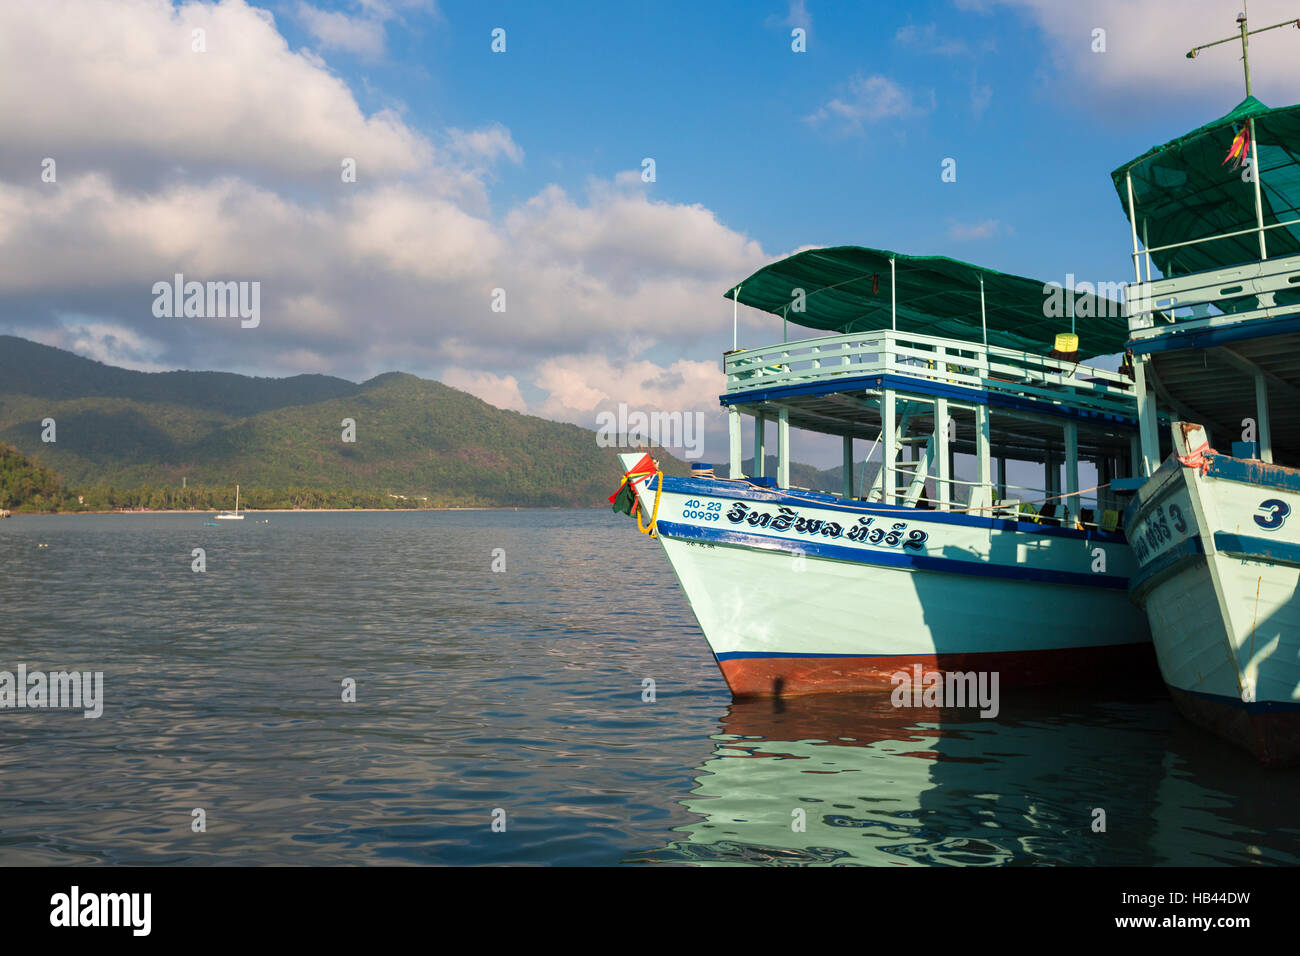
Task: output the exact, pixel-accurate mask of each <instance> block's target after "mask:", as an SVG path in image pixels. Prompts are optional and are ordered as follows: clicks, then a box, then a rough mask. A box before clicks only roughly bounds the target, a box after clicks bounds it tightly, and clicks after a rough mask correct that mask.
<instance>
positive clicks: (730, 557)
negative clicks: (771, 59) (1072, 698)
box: [611, 246, 1154, 697]
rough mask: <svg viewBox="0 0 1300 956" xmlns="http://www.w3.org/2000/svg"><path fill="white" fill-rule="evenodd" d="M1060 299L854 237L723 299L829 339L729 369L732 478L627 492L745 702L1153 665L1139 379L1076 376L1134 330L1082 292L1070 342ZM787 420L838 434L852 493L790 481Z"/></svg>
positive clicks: (652, 478)
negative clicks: (1129, 480)
mask: <svg viewBox="0 0 1300 956" xmlns="http://www.w3.org/2000/svg"><path fill="white" fill-rule="evenodd" d="M1054 291H1055V292H1056V293H1059V292H1060V290H1059V288H1058V289H1056V290H1054ZM1045 293H1047V294H1048V296H1050V295H1051V294H1053V290H1052V289H1051V287H1049V286H1045V285H1044V284H1043V283H1041V282H1037V281H1034V280H1031V279H1027V278H1023V277H1020V276H1013V275H1006V274H1004V273H1001V272H997V271H994V270H991V269H983V268H980V267H978V266H974V265H970V264H968V263H964V262H959V261H956V260H953V259H948V258H945V257H942V256H930V257H916V256H905V255H901V254H898V253H894V252H889V251H885V250H879V249H867V248H861V247H856V246H851V247H837V248H828V249H814V250H808V251H805V252H801V253H798V254H797V255H794V256H790V257H789V258H786V259H783V260H781V261H779V262H775V263H773V264H771V265H768V266H766V267H764V268H763V269H760V270H759V271H758V272H756V273H755V274H754V275H752V276H750V277H749V278H747V279H745V280H744V281H743V282H741V283H739V284H738V285H737V286H736V287H735V288H734V289H732V290H729V291H728V293H727V296H728V297H729V298H731V299H732V300H733V311H734V310H735V309H736V308H737V307H738V306H739V305H741V304H743V305H748V306H752V307H754V308H757V309H761V310H763V311H766V312H768V313H771V314H774V315H776V316H778V317H780V319H781V321H782V324H783V326H784V327H785V328H787V329H788V327H789V326H790V325H798V326H802V327H804V328H808V329H812V330H815V331H817V332H819V333H821V334H820V335H818V336H817V337H813V338H801V339H798V340H796V341H789V340H788V335H787V336H786V339H787V340H784V341H782V342H780V343H779V344H774V345H767V346H763V347H759V348H751V349H740V348H733V349H732V350H731V351H729V352H727V353H726V354H725V355H724V368H725V372H726V383H727V384H726V392H725V393H724V394H723V395H722V396H721V397H720V400H721V403H722V405H723V406H724V407H725V408H726V409H727V412H728V415H729V422H730V442H729V444H730V448H729V451H730V463H729V469H728V471H727V474H726V476H725V477H723V476H721V475H714V474H713V473H712V471H711V470H707V469H706V470H704V474H705V476H706V477H699V476H695V477H672V476H667V475H664V474H663V473H662V472H661V471H660V470H659V469H658V467H657V465H656V464H655V463H654V462H653V461H652V460H651V459H650V457H649V455H648V454H644V453H642V452H635V453H629V454H624V455H623V456H622V461H623V466H624V469H625V476H624V484H623V486H621V487H620V492H619V493H618V494H617V495H616V496H615V497H613V498H611V500H612V501H615V502H616V505H615V506H616V507H619V506H620V505H621V506H622V507H624V508H630V509H634V510H635V511H636V513H637V520H638V522H639V523H640V524H641V526H642V527H643V528H647V529H650V530H652V531H653V532H654V533H657V536H658V539H659V541H660V542H661V544H662V545H663V548H664V551H665V553H666V554H667V557H668V560H669V561H670V562H671V564H672V567H673V569H674V571H675V572H676V574H677V577H678V580H679V581H680V583H681V586H682V588H683V590H684V591H685V593H686V596H687V598H688V600H689V601H690V604H691V607H692V609H693V610H694V613H695V616H696V618H697V619H698V621H699V623H700V627H701V629H702V630H703V632H704V636H705V637H706V638H707V639H708V641H709V644H710V646H711V648H712V650H713V653H714V656H715V657H716V659H717V661H718V665H719V667H720V669H721V671H722V673H723V675H724V677H725V678H726V680H727V683H728V684H729V686H730V688H731V690H732V693H733V694H734V695H735V696H736V697H752V696H772V695H775V696H780V695H786V694H803V693H812V692H821V691H861V690H875V689H887V688H890V687H891V686H893V684H894V675H896V674H897V673H899V672H909V671H913V672H915V671H914V668H916V667H919V668H921V672H924V673H926V674H931V673H935V672H938V673H941V674H959V675H963V676H965V677H974V675H977V674H983V675H989V674H992V675H996V677H997V679H998V681H999V683H1000V686H1003V687H1006V686H1012V685H1015V684H1022V685H1024V684H1045V683H1052V682H1056V681H1074V680H1082V679H1086V678H1088V677H1095V676H1102V675H1106V676H1109V675H1113V674H1116V673H1131V672H1133V671H1135V670H1141V669H1144V668H1149V669H1150V670H1151V671H1152V673H1153V672H1154V665H1153V662H1152V660H1151V650H1150V636H1149V633H1148V630H1147V626H1146V622H1145V620H1144V619H1143V616H1142V615H1141V614H1140V613H1139V612H1138V611H1137V609H1136V608H1135V607H1134V606H1133V605H1132V604H1131V603H1130V602H1129V600H1128V597H1127V594H1128V583H1129V576H1130V575H1131V574H1132V572H1133V571H1134V570H1135V567H1136V565H1135V562H1134V558H1133V555H1132V551H1131V549H1130V547H1129V545H1128V542H1127V540H1126V538H1125V536H1124V534H1123V531H1122V529H1121V528H1120V527H1119V519H1120V514H1119V512H1120V507H1121V505H1120V503H1119V500H1118V499H1116V498H1114V497H1112V495H1111V493H1110V490H1109V488H1108V487H1107V486H1108V485H1109V483H1110V482H1111V480H1112V479H1114V478H1117V477H1125V476H1127V477H1132V476H1134V475H1135V474H1137V472H1136V470H1135V469H1136V468H1137V467H1138V461H1139V460H1138V450H1139V443H1138V423H1137V403H1136V395H1135V392H1134V390H1133V384H1134V383H1133V381H1132V379H1131V377H1130V375H1129V374H1126V371H1125V370H1124V369H1120V370H1119V371H1108V370H1105V369H1102V368H1096V367H1090V366H1088V365H1085V364H1083V363H1081V362H1080V361H1079V355H1080V352H1079V347H1080V344H1082V346H1083V347H1084V348H1086V349H1087V351H1086V352H1085V353H1082V354H1087V355H1105V354H1111V353H1116V352H1118V351H1119V350H1120V349H1121V348H1122V347H1123V344H1124V341H1125V338H1126V334H1127V333H1126V327H1125V323H1124V321H1123V319H1122V317H1120V310H1119V309H1118V308H1117V304H1116V303H1114V302H1111V301H1109V300H1106V299H1102V298H1100V297H1097V296H1095V295H1091V294H1089V295H1079V296H1076V297H1075V298H1074V299H1073V300H1072V301H1073V302H1074V305H1075V314H1074V331H1073V332H1072V333H1066V334H1064V335H1061V336H1059V337H1058V332H1059V329H1060V326H1061V325H1062V324H1063V322H1068V321H1069V319H1063V318H1059V317H1054V316H1053V317H1049V316H1048V314H1047V313H1049V312H1050V311H1051V309H1050V308H1045ZM1111 316H1113V317H1111ZM1067 327H1068V326H1067ZM733 344H734V343H733ZM1062 347H1063V348H1062ZM746 418H748V420H749V421H750V422H751V423H752V426H753V429H752V443H753V444H752V447H753V462H754V464H753V467H752V468H751V469H750V471H751V472H752V473H750V474H745V473H744V471H743V455H744V442H743V432H742V422H743V420H744V419H746ZM769 426H770V429H769ZM793 429H800V430H803V431H806V432H811V433H817V434H821V435H829V436H837V437H838V438H839V439H840V440H841V442H842V449H843V455H842V460H843V468H842V485H843V487H842V489H840V491H839V493H838V494H831V493H826V492H820V491H814V490H809V489H801V488H798V487H795V486H793V485H792V484H791V481H790V433H791V430H793ZM769 430H771V431H774V433H775V436H774V437H775V439H776V442H775V443H776V474H775V475H767V474H765V461H766V449H767V440H768V438H767V436H768V432H769ZM856 443H862V444H861V445H860V446H859V445H857V444H856ZM868 446H869V450H868V452H867V454H866V455H865V456H864V458H863V462H864V464H863V467H862V469H861V470H858V469H857V467H856V465H855V462H856V461H857V458H856V457H855V456H856V455H857V454H858V452H857V451H855V448H857V447H863V448H867V447H868ZM867 460H870V462H871V468H872V470H871V471H869V470H868V468H867V465H866V461H867ZM959 463H960V464H962V465H964V468H965V471H966V472H968V477H966V478H964V479H963V478H959V476H958V471H959V468H958V464H959ZM1009 463H1010V464H1011V467H1010V474H1009V469H1008V465H1009ZM1016 463H1019V464H1016ZM1017 470H1020V471H1021V472H1024V473H1026V474H1028V473H1030V472H1032V475H1036V476H1038V484H1037V485H1031V486H1028V487H1026V486H1024V485H1021V486H1017V485H1015V484H1013V481H1016V480H1019V481H1022V482H1023V481H1030V480H1031V478H1023V477H1022V478H1017V477H1016V471H1017ZM1031 477H1032V476H1031ZM1085 478H1086V479H1087V483H1084V479H1085ZM628 489H631V490H630V491H629V490H628ZM633 495H635V498H634V497H633ZM969 689H970V690H971V693H972V694H973V691H974V688H973V687H969Z"/></svg>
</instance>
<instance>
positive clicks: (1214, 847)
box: [629, 690, 1300, 866]
mask: <svg viewBox="0 0 1300 956" xmlns="http://www.w3.org/2000/svg"><path fill="white" fill-rule="evenodd" d="M1103 696H1104V695H1103ZM1017 698H1018V699H1017V701H1016V702H1014V703H1009V702H1006V701H1004V706H1003V709H1002V712H1001V713H1000V714H999V715H998V716H997V717H996V718H994V719H987V720H984V719H980V718H979V717H978V715H977V713H976V712H975V711H971V710H963V711H953V710H937V709H922V708H895V707H893V706H892V705H891V703H890V701H889V699H888V697H886V696H883V695H873V696H870V697H864V696H861V695H848V694H836V695H813V696H809V697H798V698H791V699H786V700H778V701H773V700H750V701H738V702H734V703H732V704H731V705H730V707H729V709H728V710H727V713H726V715H725V716H724V717H723V718H722V721H721V727H720V729H719V733H718V734H716V735H715V736H714V737H713V738H712V739H713V740H714V741H715V742H716V745H717V746H716V749H715V751H714V753H713V755H712V756H711V757H710V758H709V759H708V760H707V761H705V763H704V765H703V766H701V767H700V768H698V769H699V771H700V773H699V776H698V777H697V778H696V780H695V784H696V786H695V787H694V789H693V790H691V792H690V794H689V795H688V796H686V797H685V798H684V799H683V800H682V801H681V802H682V804H683V806H684V807H685V808H686V809H688V810H689V811H691V812H692V813H695V814H698V815H699V816H700V818H701V819H700V820H699V821H697V822H694V823H690V824H687V825H685V826H681V827H678V828H677V832H678V833H680V834H681V838H680V839H679V840H676V841H674V842H672V843H670V844H669V845H668V846H667V847H665V848H663V849H659V850H654V851H647V852H645V853H643V854H639V855H637V856H636V857H634V858H632V859H631V860H630V861H629V862H647V863H648V862H655V863H674V862H675V863H695V864H706V865H707V864H713V865H717V864H723V865H725V864H752V865H785V866H804V865H825V864H840V865H849V864H852V865H890V866H909V865H912V866H915V865H941V866H971V865H974V866H998V865H1025V864H1062V865H1103V864H1111V865H1150V864H1186V865H1195V864H1201V865H1213V864H1249V863H1267V864H1282V863H1286V864H1292V865H1294V864H1296V863H1300V827H1298V826H1297V821H1296V818H1295V814H1294V811H1293V809H1291V808H1294V806H1295V805H1296V802H1297V800H1298V799H1300V777H1296V776H1293V775H1276V774H1273V775H1269V774H1267V773H1266V772H1264V771H1262V770H1261V769H1260V768H1259V767H1258V766H1257V765H1255V764H1254V763H1253V762H1252V761H1251V760H1250V759H1249V758H1248V757H1246V756H1244V755H1241V754H1238V753H1237V752H1235V751H1233V750H1232V749H1231V748H1229V747H1227V746H1226V745H1223V744H1220V743H1219V742H1218V741H1207V740H1206V739H1205V738H1204V737H1203V736H1202V735H1200V734H1198V733H1197V732H1196V730H1195V728H1192V727H1190V726H1189V725H1187V724H1186V723H1185V722H1183V721H1180V720H1179V719H1178V718H1177V716H1176V715H1175V714H1174V713H1173V711H1172V709H1171V708H1170V707H1169V705H1168V703H1167V701H1166V700H1165V699H1163V697H1162V696H1161V695H1159V694H1158V692H1155V691H1153V692H1151V693H1149V694H1147V693H1139V694H1138V695H1136V696H1132V697H1129V698H1126V699H1118V700H1111V701H1106V700H1104V699H1099V698H1098V695H1097V693H1096V692H1095V690H1094V691H1093V693H1092V695H1091V699H1090V698H1089V697H1088V696H1087V695H1086V693H1079V694H1078V696H1070V697H1064V698H1063V697H1062V696H1061V695H1060V694H1053V695H1047V694H1043V695H1035V696H1031V695H1025V694H1021V695H1017ZM797 810H802V811H803V814H802V816H803V819H804V829H803V831H802V832H800V831H798V830H797V829H796V828H795V824H796V823H797V820H798V815H797V814H796V813H795V811H797ZM1098 810H1103V811H1105V832H1096V831H1094V829H1093V827H1094V821H1095V820H1099V819H1100V817H1099V815H1098V813H1097V812H1096V811H1098Z"/></svg>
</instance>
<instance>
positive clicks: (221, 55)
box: [0, 0, 1300, 464]
mask: <svg viewBox="0 0 1300 956" xmlns="http://www.w3.org/2000/svg"><path fill="white" fill-rule="evenodd" d="M1239 10H1240V0H1232V2H1224V0H1143V2H1142V3H1140V4H1134V3H1130V2H1126V0H1091V2H1090V0H1059V2H1058V0H955V2H953V0H947V2H915V3H906V4H898V3H888V4H886V3H861V2H859V3H848V2H845V3H830V2H825V3H822V2H817V0H797V2H794V3H790V2H759V0H756V2H722V0H714V2H709V3H698V2H695V3H669V2H662V0H660V2H656V3H653V4H644V3H627V4H623V3H619V4H612V3H563V2H556V3H541V2H533V3H493V2H463V3H462V2H453V0H440V2H434V0H336V2H325V0H318V2H307V0H270V2H262V3H250V2H246V0H221V2H218V3H211V2H202V3H201V2H168V0H116V2H109V0H43V2H41V3H19V2H13V0H5V2H3V3H0V57H3V62H5V64H6V74H7V80H6V82H5V83H4V84H3V85H2V86H0V129H2V130H3V131H4V132H3V135H0V332H6V333H10V334H15V335H21V336H24V337H27V338H31V339H34V340H37V341H40V342H44V343H46V344H50V345H55V346H59V347H61V348H66V349H70V350H72V351H74V352H77V353H78V354H81V355H85V356H87V357H90V358H95V359H98V360H101V361H104V362H109V363H112V364H116V365H122V366H126V367H129V368H135V369H140V370H144V371H156V370H165V369H173V368H189V369H219V370H226V371H236V372H244V373H247V374H255V375H277V376H278V375H292V374H298V373H304V372H321V373H328V374H334V375H339V376H342V377H345V378H349V379H352V380H354V381H361V380H364V379H367V378H369V377H372V376H374V375H377V374H380V373H382V372H387V371H393V370H400V371H406V372H412V373H414V374H417V375H421V376H425V377H429V378H437V379H439V380H441V381H444V382H446V383H447V384H449V385H453V386H455V387H457V388H463V389H465V390H467V391H470V392H472V393H474V394H476V395H478V396H479V397H481V398H483V399H484V400H486V401H488V402H491V403H493V404H495V405H498V406H500V407H503V408H510V409H514V410H518V411H526V412H528V413H530V414H537V415H542V416H544V417H547V418H552V419H557V420H563V421H571V422H575V423H578V424H582V425H585V426H587V427H594V425H595V423H596V421H597V416H598V415H599V414H600V413H601V412H605V411H610V410H613V409H616V408H617V406H618V404H619V403H626V404H627V405H628V406H629V407H630V408H631V409H639V410H644V411H656V410H660V411H669V412H687V413H691V412H699V413H702V414H703V415H704V416H705V420H706V426H707V433H706V446H705V457H706V460H707V459H708V458H709V457H712V458H714V459H719V460H721V459H725V455H726V443H725V431H724V429H725V420H724V419H725V417H724V415H723V413H722V412H721V410H720V409H719V406H718V400H717V396H718V395H719V393H720V392H721V391H722V390H723V384H724V383H723V376H722V373H721V364H720V359H721V353H722V352H723V351H724V350H725V349H727V348H729V347H730V346H731V336H732V308H731V304H730V302H729V301H727V300H724V299H723V297H722V296H723V293H724V291H725V290H727V289H728V288H730V287H731V286H733V285H734V284H735V283H736V282H738V281H739V280H741V279H743V278H744V277H745V276H747V275H749V274H751V273H752V272H753V271H755V270H756V269H758V268H760V267H761V266H763V265H764V264H766V263H768V262H771V261H774V260H775V259H778V258H780V257H782V256H785V255H789V254H790V253H792V252H795V251H798V250H801V249H805V248H809V247H815V246H823V245H839V244H856V245H866V246H873V247H878V248H888V249H893V250H896V251H898V252H903V253H908V254H917V255H934V254H939V255H948V256H953V257H955V258H959V259H964V260H967V261H971V262H975V263H978V264H981V265H986V266H990V267H993V268H996V269H1000V270H1003V271H1008V272H1014V273H1018V274H1022V275H1028V276H1033V277H1035V278H1039V279H1042V280H1043V281H1044V282H1047V281H1054V282H1064V281H1065V277H1066V275H1067V274H1068V273H1072V274H1074V275H1075V276H1076V278H1077V279H1078V280H1083V281H1091V282H1099V281H1125V280H1127V279H1128V278H1129V277H1130V275H1131V273H1130V271H1129V270H1130V268H1131V267H1130V266H1129V263H1128V249H1129V231H1128V224H1127V220H1126V219H1125V218H1124V215H1123V211H1122V209H1121V207H1120V204H1119V201H1118V199H1117V197H1116V195H1115V192H1114V190H1113V188H1112V186H1111V184H1110V179H1109V172H1110V170H1112V169H1114V168H1115V167H1116V166H1119V165H1120V164H1122V163H1123V162H1125V161H1127V160H1128V159H1131V158H1133V157H1135V156H1137V155H1139V154H1140V153H1142V152H1144V151H1145V150H1146V149H1147V148H1149V147H1150V146H1152V145H1154V144H1156V143H1158V142H1163V141H1165V140H1167V139H1170V138H1172V137H1173V136H1176V135H1178V134H1180V133H1182V132H1185V131H1187V130H1190V129H1192V128H1193V127H1195V126H1199V125H1200V124H1202V123H1204V122H1206V121H1208V120H1210V119H1212V118H1214V117H1217V116H1219V115H1221V114H1223V113H1225V112H1227V111H1228V110H1229V109H1231V108H1232V107H1233V106H1234V105H1235V104H1236V103H1237V102H1239V101H1240V100H1241V99H1242V97H1243V96H1244V87H1243V82H1242V77H1241V63H1240V56H1239V49H1237V48H1236V47H1235V45H1234V44H1225V45H1223V46H1221V47H1216V48H1215V49H1213V50H1210V51H1206V52H1205V53H1204V54H1202V55H1201V56H1200V57H1198V58H1197V59H1195V60H1190V59H1187V58H1186V57H1185V53H1186V52H1187V50H1188V49H1189V48H1190V47H1192V46H1193V45H1196V44H1200V43H1205V42H1208V41H1211V40H1217V39H1220V38H1223V37H1227V36H1229V35H1231V34H1233V33H1234V32H1235V31H1236V24H1235V18H1236V15H1237V13H1238V12H1239ZM1249 14H1250V17H1251V26H1252V27H1259V26H1265V25H1269V24H1272V23H1276V22H1278V21H1280V20H1283V19H1286V18H1287V17H1288V16H1292V17H1294V16H1295V15H1296V11H1295V10H1294V9H1291V8H1290V6H1289V5H1288V4H1287V3H1285V2H1264V0H1255V2H1253V3H1251V4H1250V9H1249ZM796 30H800V31H803V32H802V44H800V43H799V42H798V38H797V37H796V36H795V35H794V31H796ZM1099 31H1100V32H1099ZM494 45H495V46H496V49H494ZM800 45H802V46H803V49H802V50H796V49H795V48H796V47H798V46H800ZM1251 54H1252V67H1253V74H1254V80H1255V90H1254V92H1255V95H1256V96H1258V97H1259V98H1260V99H1262V100H1264V102H1266V103H1268V104H1269V105H1274V106H1280V105H1286V104H1290V103H1293V102H1296V101H1297V100H1300V92H1298V90H1300V31H1295V32H1292V31H1290V30H1278V31H1273V32H1271V33H1267V34H1264V35H1263V36H1260V37H1256V38H1254V40H1253V41H1252V47H1251ZM945 160H953V161H955V170H956V179H955V181H953V182H945V181H944V180H943V178H942V176H941V174H942V172H943V169H944V161H945ZM349 164H350V165H351V169H353V170H355V176H351V177H350V174H349ZM950 165H951V164H950ZM651 172H653V176H651ZM177 273H180V274H182V275H183V276H184V277H185V280H187V281H199V282H209V281H234V282H247V283H253V282H256V283H258V290H259V300H258V301H259V315H258V322H257V324H256V325H255V326H254V327H244V326H245V325H246V324H247V323H243V322H241V321H240V320H239V318H237V317H229V316H227V317H219V316H218V317H193V316H191V317H185V316H181V317H166V316H165V315H163V316H160V315H159V314H157V313H158V311H159V308H158V302H157V300H158V293H157V291H156V288H157V287H156V284H157V283H160V282H162V283H170V282H171V281H172V279H173V276H174V275H175V274H177ZM494 304H495V305H496V307H497V309H496V310H494ZM502 308H503V311H502V310H501V309H502ZM798 334H799V333H798V332H797V331H796V332H795V333H794V334H792V338H795V337H798ZM781 335H782V332H781V326H780V321H779V320H778V319H776V318H775V317H772V316H768V315H765V314H763V313H759V312H755V311H752V310H748V309H742V315H741V321H740V331H739V337H740V344H741V345H742V346H746V345H749V346H759V345H764V344H772V343H775V342H779V341H780V340H781ZM797 450H798V449H797V446H796V457H797ZM833 460H834V461H836V462H837V461H838V459H837V458H836V459H833ZM826 463H828V464H829V463H830V461H827V462H826Z"/></svg>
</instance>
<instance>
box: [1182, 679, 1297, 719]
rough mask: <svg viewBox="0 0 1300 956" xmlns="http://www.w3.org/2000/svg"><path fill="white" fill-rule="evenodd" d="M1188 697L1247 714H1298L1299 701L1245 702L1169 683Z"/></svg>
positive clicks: (1238, 698)
mask: <svg viewBox="0 0 1300 956" xmlns="http://www.w3.org/2000/svg"><path fill="white" fill-rule="evenodd" d="M1169 686H1171V687H1173V688H1174V690H1176V691H1178V692H1179V693H1182V694H1187V695H1188V696H1189V697H1199V698H1200V699H1201V700H1207V701H1209V702H1210V703H1213V704H1219V705H1221V706H1224V707H1232V708H1234V709H1236V710H1244V711H1245V712H1246V713H1248V714H1300V702H1297V701H1286V700H1252V701H1251V702H1249V703H1247V702H1246V701H1244V700H1242V699H1241V698H1240V697H1228V696H1225V695H1223V694H1210V693H1206V692H1205V691H1203V690H1188V689H1187V688H1186V687H1175V686H1174V685H1172V684H1171V685H1169Z"/></svg>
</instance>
